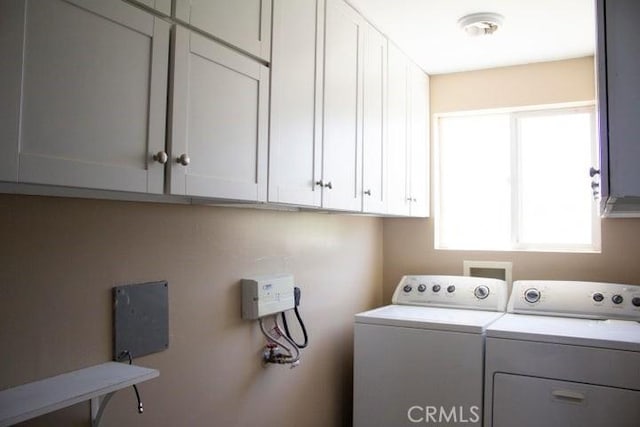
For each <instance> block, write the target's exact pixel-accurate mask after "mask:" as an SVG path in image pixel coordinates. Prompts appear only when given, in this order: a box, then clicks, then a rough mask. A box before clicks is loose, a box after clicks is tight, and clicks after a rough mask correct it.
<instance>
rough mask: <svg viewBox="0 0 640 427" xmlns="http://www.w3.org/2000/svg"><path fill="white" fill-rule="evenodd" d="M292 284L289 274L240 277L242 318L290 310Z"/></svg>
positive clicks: (258, 316) (257, 317) (292, 280)
mask: <svg viewBox="0 0 640 427" xmlns="http://www.w3.org/2000/svg"><path fill="white" fill-rule="evenodd" d="M294 284H295V281H294V279H293V276H292V275H290V274H283V275H278V276H260V277H252V278H249V279H242V318H243V319H247V320H255V319H259V318H261V317H265V316H269V315H272V314H277V313H280V312H282V311H286V310H291V309H292V308H293V307H294V306H295V301H294V294H293V288H294Z"/></svg>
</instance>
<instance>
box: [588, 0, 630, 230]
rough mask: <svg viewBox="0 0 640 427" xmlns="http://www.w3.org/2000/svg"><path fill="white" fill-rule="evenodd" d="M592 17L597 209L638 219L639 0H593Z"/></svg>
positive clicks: (612, 214) (613, 214)
mask: <svg viewBox="0 0 640 427" xmlns="http://www.w3.org/2000/svg"><path fill="white" fill-rule="evenodd" d="M596 15H597V18H598V49H597V53H596V57H597V65H598V70H597V71H598V98H599V99H598V101H599V105H598V110H599V111H598V115H599V125H600V126H599V132H600V190H601V194H602V199H601V205H602V206H601V208H602V211H603V213H604V214H606V215H611V216H635V217H638V216H640V166H639V165H640V142H639V139H640V120H638V113H639V112H640V27H638V18H639V17H640V2H638V1H637V0H598V2H597V14H596ZM594 166H595V165H594ZM592 176H593V175H592ZM595 178H596V182H594V183H593V185H594V186H597V177H595ZM596 188H597V187H596Z"/></svg>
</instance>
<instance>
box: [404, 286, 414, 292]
mask: <svg viewBox="0 0 640 427" xmlns="http://www.w3.org/2000/svg"><path fill="white" fill-rule="evenodd" d="M411 289H413V288H412V287H411V285H404V288H402V290H403V291H405V292H411Z"/></svg>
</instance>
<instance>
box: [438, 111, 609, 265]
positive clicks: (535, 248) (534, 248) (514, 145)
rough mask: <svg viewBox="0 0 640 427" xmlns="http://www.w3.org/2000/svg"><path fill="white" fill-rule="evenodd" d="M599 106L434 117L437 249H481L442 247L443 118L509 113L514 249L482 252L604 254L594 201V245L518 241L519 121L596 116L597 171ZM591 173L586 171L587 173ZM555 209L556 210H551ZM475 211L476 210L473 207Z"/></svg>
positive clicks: (593, 130) (594, 157) (593, 122)
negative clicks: (583, 114)
mask: <svg viewBox="0 0 640 427" xmlns="http://www.w3.org/2000/svg"><path fill="white" fill-rule="evenodd" d="M595 107H596V104H595V102H593V101H586V102H572V103H561V104H546V105H536V106H527V107H512V108H498V109H484V110H469V111H460V112H450V113H436V114H434V115H433V123H435V126H434V131H433V138H434V144H433V150H434V202H435V203H434V205H435V206H434V207H435V209H434V247H435V249H436V250H457V251H469V250H472V251H477V250H478V249H469V248H443V247H441V245H440V227H439V222H440V218H441V206H440V205H441V203H440V200H441V199H440V196H441V191H442V189H441V186H440V182H441V179H440V170H441V164H440V161H441V159H440V135H439V129H440V119H441V118H447V117H464V116H477V115H489V114H505V115H506V114H508V115H509V116H510V121H511V132H512V135H511V141H510V145H511V165H510V167H511V171H512V173H513V172H515V173H513V174H512V183H511V247H510V248H501V249H482V251H501V252H512V251H514V252H518V251H527V252H567V253H571V252H578V253H600V252H601V235H600V231H601V227H600V215H599V211H598V203H597V202H595V201H594V202H593V203H592V204H591V210H592V212H591V215H592V222H591V224H592V243H591V244H585V245H580V244H572V245H567V244H562V245H558V244H551V243H549V244H539V243H536V244H527V243H523V242H520V241H518V236H520V235H521V232H520V227H521V225H522V217H521V216H522V209H521V202H522V200H521V197H520V191H519V188H521V181H522V177H521V171H522V167H521V157H520V138H518V137H517V134H514V133H516V132H518V131H519V130H518V126H517V125H518V118H520V117H533V116H548V115H550V114H552V113H555V114H558V113H560V114H563V113H576V112H589V113H590V114H591V116H592V120H591V135H592V141H593V143H592V144H591V163H592V164H593V165H594V167H595V168H596V169H598V168H599V166H598V164H599V153H598V142H597V137H598V134H597V128H596V126H597V124H596V116H595V114H596V111H595V110H596V108H595ZM587 173H588V171H585V174H587ZM550 208H552V207H550ZM470 209H471V210H472V209H473V207H471V208H470Z"/></svg>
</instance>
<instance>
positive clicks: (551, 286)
mask: <svg viewBox="0 0 640 427" xmlns="http://www.w3.org/2000/svg"><path fill="white" fill-rule="evenodd" d="M507 311H508V312H509V313H522V314H540V315H545V316H564V317H582V318H589V319H623V320H636V321H640V286H637V285H624V284H619V283H604V282H578V281H559V280H518V281H516V282H514V283H513V291H512V293H511V298H510V299H509V305H508V307H507Z"/></svg>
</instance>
